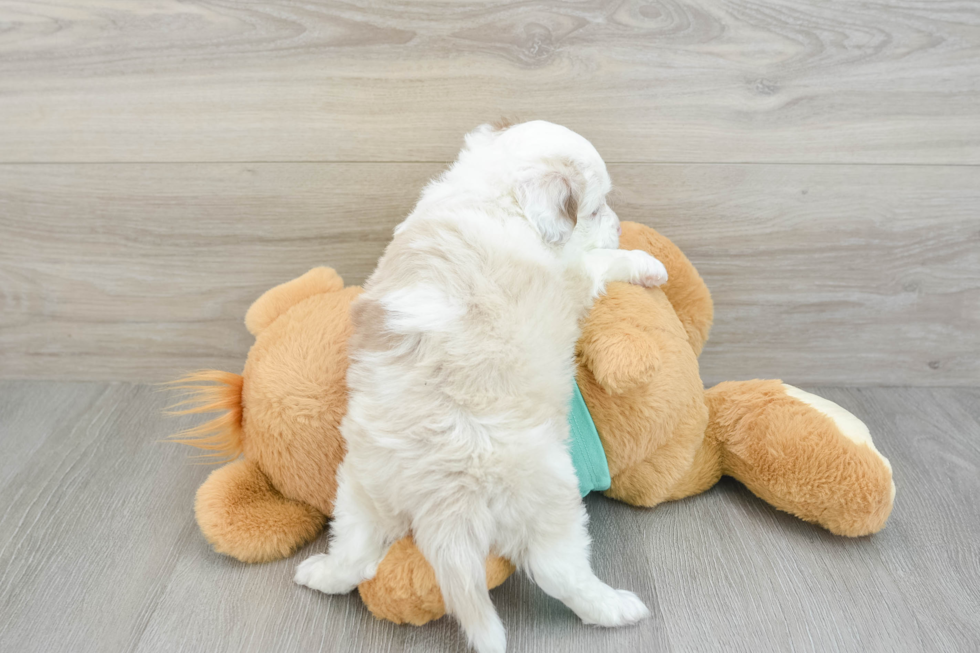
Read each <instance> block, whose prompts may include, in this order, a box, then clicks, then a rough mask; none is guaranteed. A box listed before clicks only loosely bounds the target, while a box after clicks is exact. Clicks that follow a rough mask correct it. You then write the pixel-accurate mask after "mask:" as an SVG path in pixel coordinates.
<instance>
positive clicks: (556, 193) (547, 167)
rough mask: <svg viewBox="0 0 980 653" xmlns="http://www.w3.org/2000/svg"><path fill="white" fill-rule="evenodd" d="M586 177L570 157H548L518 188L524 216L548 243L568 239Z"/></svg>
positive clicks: (573, 225)
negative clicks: (552, 158) (566, 158)
mask: <svg viewBox="0 0 980 653" xmlns="http://www.w3.org/2000/svg"><path fill="white" fill-rule="evenodd" d="M584 188H585V177H584V176H583V175H582V172H581V171H580V170H579V169H578V167H577V166H576V165H575V163H574V162H573V161H571V160H565V159H559V160H549V161H545V162H543V163H542V165H541V166H539V167H538V168H536V169H533V170H532V171H531V172H530V173H529V175H528V176H527V177H526V178H525V180H524V181H523V182H522V183H521V185H520V186H519V187H518V195H517V196H518V201H519V203H520V205H521V208H522V209H524V213H525V215H526V216H527V217H528V218H529V219H530V220H531V222H533V223H534V224H535V225H536V226H537V228H538V231H539V232H540V233H541V235H542V236H543V237H544V239H545V240H546V241H547V242H550V243H560V242H564V241H565V240H567V239H568V237H569V236H570V235H571V233H572V229H574V228H575V225H576V224H578V207H579V196H580V195H581V194H582V190H583V189H584Z"/></svg>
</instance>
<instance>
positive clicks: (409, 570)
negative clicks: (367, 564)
mask: <svg viewBox="0 0 980 653" xmlns="http://www.w3.org/2000/svg"><path fill="white" fill-rule="evenodd" d="M512 573H514V566H513V565H512V564H510V562H508V561H507V560H505V559H503V558H501V557H499V556H495V555H491V556H490V557H488V558H487V587H489V588H490V589H493V588H494V587H496V586H498V585H500V584H501V583H503V582H504V581H505V580H506V579H507V577H508V576H510V575H511V574H512ZM358 590H359V591H360V593H361V599H362V600H363V601H364V604H365V605H366V606H367V607H368V609H369V610H370V611H371V613H372V614H373V615H374V616H375V617H377V618H378V619H387V620H389V621H394V622H395V623H396V624H403V623H409V624H413V625H416V626H421V625H422V624H425V623H428V622H429V621H432V620H434V619H439V618H440V617H442V616H443V615H444V614H446V606H445V605H444V604H443V602H442V592H440V591H439V585H438V584H437V583H436V574H435V571H433V569H432V566H431V565H430V564H429V563H428V561H427V560H426V559H425V557H424V556H423V555H422V552H421V551H419V550H418V547H416V546H415V543H414V542H413V541H412V538H411V537H410V536H409V537H404V538H402V539H400V540H398V541H397V542H395V543H394V544H393V545H391V548H390V549H388V554H387V555H386V556H385V558H384V560H382V561H381V564H380V565H379V566H378V570H377V572H376V573H375V575H374V578H372V579H371V580H367V581H364V582H363V583H361V584H360V585H359V586H358Z"/></svg>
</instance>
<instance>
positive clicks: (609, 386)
mask: <svg viewBox="0 0 980 653" xmlns="http://www.w3.org/2000/svg"><path fill="white" fill-rule="evenodd" d="M657 315H658V308H657V306H655V305H653V302H652V299H651V297H650V295H649V293H648V292H647V291H646V290H644V289H643V288H640V287H639V286H633V285H630V284H625V283H613V284H609V287H608V288H607V289H606V294H605V295H604V296H603V297H601V298H599V300H598V301H596V303H595V305H594V306H593V308H592V312H591V313H589V316H588V318H586V320H585V322H584V324H583V327H582V337H581V338H580V339H579V342H578V355H579V357H580V358H581V360H582V361H583V362H584V363H585V365H586V366H587V367H588V368H589V369H590V370H591V371H592V375H593V376H594V377H595V379H596V381H598V383H599V385H601V386H602V387H603V388H605V389H606V391H607V392H610V393H613V394H620V393H622V392H625V391H626V390H629V389H630V388H632V387H635V386H636V385H639V384H641V383H646V382H648V381H650V380H651V379H652V378H653V376H654V375H655V374H656V373H657V372H658V371H659V369H660V347H659V345H658V341H657V339H656V336H655V330H651V329H650V328H649V327H650V326H654V325H651V324H647V322H649V319H650V318H654V319H656V316H657Z"/></svg>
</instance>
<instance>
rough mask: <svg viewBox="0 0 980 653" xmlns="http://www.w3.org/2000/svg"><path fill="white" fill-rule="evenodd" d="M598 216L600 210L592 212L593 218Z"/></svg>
mask: <svg viewBox="0 0 980 653" xmlns="http://www.w3.org/2000/svg"><path fill="white" fill-rule="evenodd" d="M597 215H599V209H596V210H595V211H593V212H592V217H593V218H594V217H596V216H597Z"/></svg>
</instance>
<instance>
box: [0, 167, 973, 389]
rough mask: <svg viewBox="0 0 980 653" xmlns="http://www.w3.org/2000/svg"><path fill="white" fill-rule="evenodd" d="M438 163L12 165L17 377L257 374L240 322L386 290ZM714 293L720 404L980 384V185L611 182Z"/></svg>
mask: <svg viewBox="0 0 980 653" xmlns="http://www.w3.org/2000/svg"><path fill="white" fill-rule="evenodd" d="M441 169H442V166H440V165H437V164H186V165H184V164H175V165H169V164H158V165H90V164H81V165H27V166H24V165H0V188H2V189H4V192H3V193H0V378H41V379H43V378H56V379H57V378H62V379H95V380H112V379H126V380H149V381H161V380H165V379H167V378H172V377H173V376H174V375H176V374H179V373H181V372H183V371H187V370H190V369H197V368H201V367H217V368H221V369H228V370H232V371H238V370H240V369H241V366H242V363H243V361H244V357H245V354H246V352H247V350H248V347H249V345H250V344H251V337H250V336H249V335H248V334H247V333H246V331H245V329H244V327H243V324H242V320H243V316H244V314H245V310H246V309H247V307H248V306H249V304H250V303H251V302H252V301H253V300H254V299H256V298H257V297H258V296H259V295H260V294H261V293H262V292H264V291H265V290H267V289H268V288H270V287H272V286H274V285H276V284H278V283H281V282H283V281H286V280H288V279H291V278H293V277H295V276H298V275H299V274H302V273H303V272H305V271H306V270H307V269H309V268H310V267H313V266H315V265H331V266H333V267H335V268H336V269H337V270H339V271H340V272H341V274H342V275H343V276H344V278H345V279H346V280H347V281H348V282H349V283H360V282H362V281H363V280H364V278H365V277H366V276H367V275H368V274H369V273H370V271H371V270H372V269H373V267H374V264H375V262H376V261H377V259H378V257H379V256H380V254H381V252H382V251H383V249H384V246H385V244H386V243H387V242H388V240H389V238H390V235H391V230H392V229H393V227H394V226H395V225H396V224H397V223H398V222H399V221H400V220H401V219H402V218H403V217H404V216H405V215H407V213H408V212H409V211H410V210H411V207H412V205H413V204H414V202H415V199H416V197H417V196H418V193H419V190H420V189H421V188H422V186H423V185H424V184H425V182H426V181H427V180H428V179H429V178H430V177H431V176H433V175H435V174H437V173H438V172H439V170H441ZM610 170H611V173H612V176H613V180H614V182H615V183H616V184H617V190H616V196H615V198H614V200H613V205H614V206H615V207H616V208H617V210H618V211H619V213H620V215H621V216H622V217H623V218H624V219H632V220H638V221H641V222H645V223H647V224H650V225H652V226H655V227H656V228H658V229H660V230H661V231H662V232H663V233H664V234H666V235H668V236H669V237H671V238H673V239H674V240H675V242H677V244H678V245H680V246H681V248H683V249H684V251H686V252H687V254H688V255H689V256H690V257H691V259H692V261H693V262H694V264H695V265H696V266H697V267H698V268H699V270H700V271H701V273H702V274H703V275H704V278H705V280H706V281H707V283H708V286H709V287H710V288H711V290H712V292H713V294H714V298H715V303H716V320H715V326H714V330H713V332H712V337H711V340H710V341H709V343H708V347H707V349H706V351H705V353H704V354H703V356H702V358H701V364H702V374H703V376H704V378H705V379H706V380H707V381H708V382H709V383H713V382H715V381H719V380H725V379H732V378H747V377H753V376H759V377H782V378H785V379H787V380H788V381H790V382H793V383H825V384H845V383H846V384H852V385H854V384H890V385H901V384H914V385H970V384H975V383H976V382H977V380H978V379H980V330H978V329H977V328H976V326H977V324H978V323H980V227H978V222H977V207H978V206H980V167H956V166H944V167H938V166H819V165H807V166H789V165H701V164H697V165H659V164H650V165H613V166H611V167H610Z"/></svg>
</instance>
